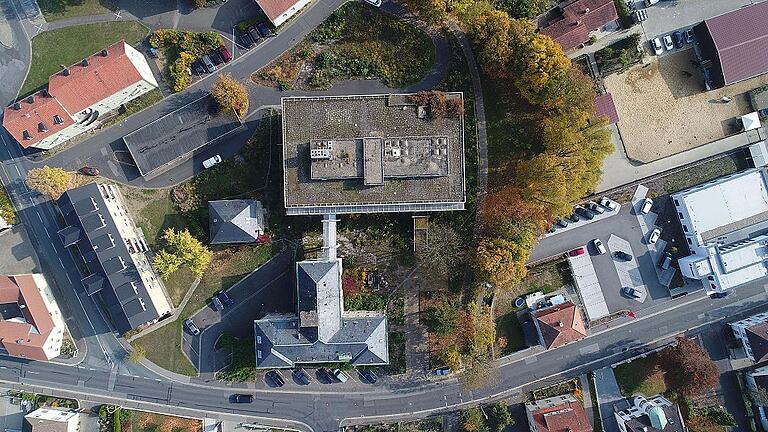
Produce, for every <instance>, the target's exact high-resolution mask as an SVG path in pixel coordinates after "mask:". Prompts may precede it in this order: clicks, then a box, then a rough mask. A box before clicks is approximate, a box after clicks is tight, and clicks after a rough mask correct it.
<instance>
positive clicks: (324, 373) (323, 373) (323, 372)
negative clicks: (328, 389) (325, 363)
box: [317, 368, 336, 383]
mask: <svg viewBox="0 0 768 432" xmlns="http://www.w3.org/2000/svg"><path fill="white" fill-rule="evenodd" d="M317 374H318V376H320V379H321V380H323V381H325V382H327V383H332V382H335V381H336V377H334V376H333V375H331V371H329V370H328V369H326V368H320V369H318V370H317Z"/></svg>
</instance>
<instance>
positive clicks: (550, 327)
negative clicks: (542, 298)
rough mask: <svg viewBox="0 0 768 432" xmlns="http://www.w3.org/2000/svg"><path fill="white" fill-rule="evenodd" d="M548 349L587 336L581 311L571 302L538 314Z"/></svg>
mask: <svg viewBox="0 0 768 432" xmlns="http://www.w3.org/2000/svg"><path fill="white" fill-rule="evenodd" d="M536 320H537V321H538V322H539V328H540V329H541V336H542V337H543V338H544V344H545V346H546V348H547V349H549V348H557V347H559V346H560V345H565V344H567V343H569V342H573V341H577V340H579V339H582V338H584V337H585V336H586V335H587V330H586V329H585V328H584V321H582V319H581V315H580V314H579V310H578V309H577V308H576V305H574V304H573V303H571V302H565V303H563V304H561V305H557V306H554V307H551V308H549V309H544V310H541V311H538V312H536Z"/></svg>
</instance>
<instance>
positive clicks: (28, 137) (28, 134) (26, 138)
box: [21, 130, 32, 140]
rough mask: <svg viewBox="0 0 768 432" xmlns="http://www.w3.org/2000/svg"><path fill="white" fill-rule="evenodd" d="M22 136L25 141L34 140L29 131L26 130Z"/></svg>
mask: <svg viewBox="0 0 768 432" xmlns="http://www.w3.org/2000/svg"><path fill="white" fill-rule="evenodd" d="M21 135H22V136H23V137H24V139H25V140H31V139H32V134H30V133H29V131H28V130H25V131H24V132H22V133H21Z"/></svg>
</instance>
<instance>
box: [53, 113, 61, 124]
mask: <svg viewBox="0 0 768 432" xmlns="http://www.w3.org/2000/svg"><path fill="white" fill-rule="evenodd" d="M53 123H54V124H62V123H64V119H63V118H61V116H60V115H58V114H56V115H55V116H53Z"/></svg>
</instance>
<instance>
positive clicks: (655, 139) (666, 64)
mask: <svg viewBox="0 0 768 432" xmlns="http://www.w3.org/2000/svg"><path fill="white" fill-rule="evenodd" d="M693 59H694V53H693V49H687V50H684V51H679V52H675V53H673V54H669V55H665V56H662V57H661V58H657V57H652V58H651V59H650V63H649V64H646V65H638V66H635V67H633V68H631V69H629V70H628V71H627V72H624V73H622V74H613V75H610V76H608V77H606V78H605V80H604V82H605V86H606V88H607V89H608V91H609V92H611V93H612V94H613V100H614V102H615V103H616V109H617V110H618V113H619V130H620V131H621V136H622V139H623V141H624V147H625V148H626V151H627V155H628V156H629V157H630V158H631V159H634V160H637V161H640V162H651V161H654V160H657V159H661V158H664V157H666V156H670V155H673V154H675V153H679V152H682V151H685V150H688V149H691V148H694V147H698V146H700V145H704V144H707V143H709V142H712V141H715V140H718V139H720V138H723V137H725V136H728V135H732V134H734V133H736V132H737V130H736V129H735V128H734V124H735V121H736V120H735V119H736V118H737V117H739V116H741V115H743V114H747V113H749V112H750V108H749V103H748V100H747V94H746V92H748V91H749V90H751V89H753V88H755V87H759V86H760V85H762V84H765V83H766V82H768V75H764V76H762V77H758V78H753V79H751V80H748V81H744V82H741V83H737V84H734V85H731V86H727V87H724V88H721V89H718V90H713V91H710V92H704V84H703V82H704V81H703V78H702V76H701V72H700V71H699V70H698V69H696V68H695V67H694V66H693V64H692V60H693ZM722 96H729V97H731V98H732V99H733V100H732V101H731V102H730V103H722V102H720V98H721V97H722Z"/></svg>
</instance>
